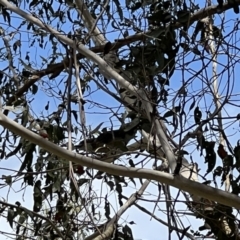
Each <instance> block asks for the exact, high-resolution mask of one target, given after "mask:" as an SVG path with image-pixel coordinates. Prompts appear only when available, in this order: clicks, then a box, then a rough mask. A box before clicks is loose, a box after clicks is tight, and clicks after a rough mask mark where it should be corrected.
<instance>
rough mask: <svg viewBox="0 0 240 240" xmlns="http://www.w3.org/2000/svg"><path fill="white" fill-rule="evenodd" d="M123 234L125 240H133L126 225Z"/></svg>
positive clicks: (130, 231)
mask: <svg viewBox="0 0 240 240" xmlns="http://www.w3.org/2000/svg"><path fill="white" fill-rule="evenodd" d="M123 233H124V239H125V240H134V239H133V234H132V230H131V228H130V227H129V226H128V225H127V224H126V225H125V226H124V227H123Z"/></svg>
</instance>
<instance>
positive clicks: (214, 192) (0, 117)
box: [0, 113, 240, 209]
mask: <svg viewBox="0 0 240 240" xmlns="http://www.w3.org/2000/svg"><path fill="white" fill-rule="evenodd" d="M0 124H1V125H2V126H3V127H5V128H7V129H9V130H10V131H12V132H13V133H15V134H17V135H19V136H21V137H23V138H25V139H27V140H29V141H31V142H33V143H35V144H37V145H39V146H40V147H41V148H43V149H45V150H47V151H49V152H51V153H53V154H55V155H56V156H58V157H60V158H61V159H65V160H66V161H72V162H75V163H77V164H80V165H82V166H86V167H90V168H94V169H98V170H100V171H103V172H107V173H110V174H113V175H122V176H126V177H133V178H134V177H137V178H144V179H149V180H155V181H158V182H161V183H165V184H168V185H171V186H173V187H176V188H179V189H181V190H183V191H187V192H189V193H190V194H194V195H197V196H201V197H203V198H206V199H210V200H212V201H216V202H219V203H221V204H224V205H226V206H231V207H235V208H237V209H240V198H239V197H238V196H236V195H234V194H230V193H227V192H225V191H222V190H218V189H215V188H212V187H209V186H207V185H204V184H201V183H198V182H194V181H191V180H189V179H186V178H184V177H182V176H173V175H171V174H168V173H163V172H159V171H155V170H148V169H142V168H131V167H121V166H116V165H113V164H109V163H104V162H101V161H99V160H96V159H93V158H90V157H85V156H82V155H80V154H76V153H74V152H70V151H68V150H65V149H63V148H61V147H59V146H57V145H55V144H54V143H52V142H49V141H47V140H46V139H44V138H42V137H40V136H39V135H37V134H35V133H33V132H31V131H30V130H28V129H26V128H24V127H23V126H21V125H20V124H18V123H16V122H15V121H13V120H11V119H10V118H8V117H6V116H5V115H4V114H3V113H0Z"/></svg>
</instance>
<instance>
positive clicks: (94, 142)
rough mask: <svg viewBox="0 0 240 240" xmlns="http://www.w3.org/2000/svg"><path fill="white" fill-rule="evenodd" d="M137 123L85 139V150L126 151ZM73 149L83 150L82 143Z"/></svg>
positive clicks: (135, 130)
mask: <svg viewBox="0 0 240 240" xmlns="http://www.w3.org/2000/svg"><path fill="white" fill-rule="evenodd" d="M139 123H140V122H139V120H136V121H132V122H131V123H128V124H126V125H124V126H121V127H120V128H119V129H117V130H110V131H104V132H102V133H100V135H99V136H98V137H97V138H91V139H87V140H86V142H87V147H88V149H87V150H88V151H95V150H96V149H97V148H100V147H103V146H106V147H110V148H116V149H117V148H118V149H120V150H122V151H127V148H126V146H127V144H128V143H129V141H130V140H131V139H133V138H134V137H135V135H136V133H137V130H138V128H139ZM75 148H77V149H84V141H81V142H80V143H79V144H78V145H76V146H75Z"/></svg>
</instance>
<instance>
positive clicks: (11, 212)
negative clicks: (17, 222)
mask: <svg viewBox="0 0 240 240" xmlns="http://www.w3.org/2000/svg"><path fill="white" fill-rule="evenodd" d="M14 218H15V212H14V210H13V209H12V208H8V214H7V221H8V222H9V225H10V227H11V228H13V219H14Z"/></svg>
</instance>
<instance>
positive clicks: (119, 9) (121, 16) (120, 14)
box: [113, 0, 123, 21]
mask: <svg viewBox="0 0 240 240" xmlns="http://www.w3.org/2000/svg"><path fill="white" fill-rule="evenodd" d="M113 1H114V3H115V4H116V7H117V11H118V14H119V17H120V19H121V21H123V11H122V7H121V5H120V3H119V1H118V0H113Z"/></svg>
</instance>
